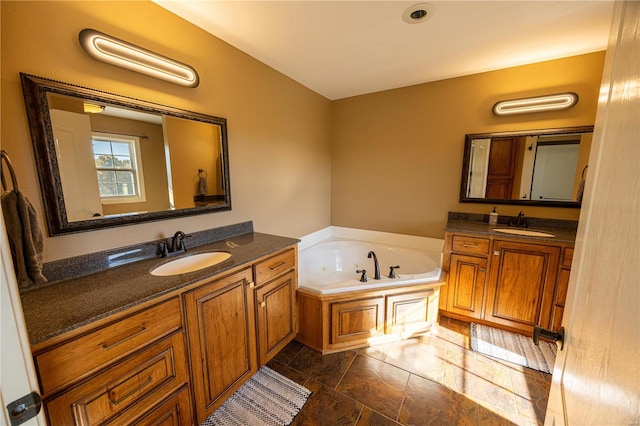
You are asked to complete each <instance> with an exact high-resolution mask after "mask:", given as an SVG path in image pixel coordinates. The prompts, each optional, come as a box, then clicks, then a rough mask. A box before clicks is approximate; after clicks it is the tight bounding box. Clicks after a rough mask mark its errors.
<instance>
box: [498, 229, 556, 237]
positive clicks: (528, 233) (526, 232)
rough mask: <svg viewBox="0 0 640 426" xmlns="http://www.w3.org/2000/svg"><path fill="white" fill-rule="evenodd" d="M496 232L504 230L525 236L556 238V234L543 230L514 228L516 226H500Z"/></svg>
mask: <svg viewBox="0 0 640 426" xmlns="http://www.w3.org/2000/svg"><path fill="white" fill-rule="evenodd" d="M494 231H496V232H502V233H503V234H512V235H522V236H525V237H546V238H555V235H554V234H550V233H548V232H542V231H532V230H529V229H514V228H498V229H494Z"/></svg>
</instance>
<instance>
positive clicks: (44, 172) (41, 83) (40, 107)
mask: <svg viewBox="0 0 640 426" xmlns="http://www.w3.org/2000/svg"><path fill="white" fill-rule="evenodd" d="M20 80H21V83H22V91H23V95H24V101H25V106H26V111H27V119H28V122H29V128H30V131H31V141H32V144H33V149H34V156H35V161H36V168H37V171H38V178H39V181H40V190H41V191H42V200H43V205H44V212H45V217H46V220H47V228H48V230H49V235H50V236H56V235H61V234H69V233H74V232H85V231H92V230H96V229H102V228H109V227H113V226H124V225H131V224H136V223H140V222H147V221H154V220H161V219H171V218H176V217H183V216H191V215H196V214H204V213H212V212H219V211H226V210H231V185H230V180H229V151H228V142H227V120H226V119H225V118H221V117H215V116H211V115H205V114H200V113H197V112H192V111H187V110H183V109H179V108H174V107H169V106H165V105H160V104H156V103H153V102H148V101H143V100H139V99H135V98H130V97H127V96H122V95H116V94H113V93H108V92H103V91H99V90H94V89H89V88H86V87H82V86H76V85H72V84H68V83H62V82H59V81H54V80H49V79H46V78H42V77H37V76H33V75H29V74H25V73H20ZM48 93H55V94H61V95H67V96H74V97H79V98H82V99H86V100H92V101H97V102H104V103H109V104H112V105H116V106H120V107H124V108H129V109H135V110H138V111H144V112H148V113H152V114H162V115H167V116H170V117H176V118H182V119H185V120H192V121H199V122H203V123H210V124H214V125H218V126H220V134H221V144H222V169H223V170H222V176H223V188H224V200H223V203H222V204H217V205H210V206H198V207H190V208H186V209H177V210H166V211H158V212H149V213H141V214H137V215H131V216H121V217H111V218H100V219H87V220H82V221H77V222H69V221H68V220H67V213H66V209H65V203H64V198H63V195H62V194H63V193H62V182H61V179H60V173H59V168H58V160H57V156H56V155H55V153H56V150H55V139H54V137H53V128H52V126H51V116H50V114H49V102H48V97H47V94H48Z"/></svg>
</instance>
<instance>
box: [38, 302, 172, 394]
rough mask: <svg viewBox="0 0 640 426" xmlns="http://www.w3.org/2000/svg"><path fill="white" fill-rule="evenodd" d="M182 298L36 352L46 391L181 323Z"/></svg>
mask: <svg viewBox="0 0 640 426" xmlns="http://www.w3.org/2000/svg"><path fill="white" fill-rule="evenodd" d="M181 322H182V317H181V313H180V301H179V299H177V298H176V299H172V300H170V301H168V302H165V303H161V304H159V305H156V306H153V307H151V308H148V309H145V310H143V311H140V312H138V313H136V314H134V315H131V316H129V317H126V318H124V319H121V320H119V321H116V322H112V323H110V324H107V325H105V326H104V327H101V328H99V329H97V330H95V331H92V332H90V333H88V334H85V335H84V336H81V337H78V338H76V339H74V340H71V341H69V342H67V343H64V344H62V345H60V346H57V347H55V348H53V349H51V350H49V351H46V352H43V353H40V354H37V355H36V356H35V362H36V369H37V370H38V374H39V377H40V384H41V387H42V391H43V393H44V394H45V395H47V394H49V393H51V392H52V391H54V390H56V389H59V388H61V387H62V386H64V385H66V384H69V383H72V382H73V381H75V380H76V379H79V378H81V377H83V376H85V375H87V374H89V373H91V372H93V371H95V370H96V369H98V368H102V367H103V366H105V365H107V364H110V363H112V362H114V361H115V360H116V359H117V358H119V357H122V356H124V355H126V354H130V353H132V352H133V351H134V350H136V349H139V348H141V347H143V346H145V345H146V344H148V343H149V342H151V341H153V340H156V339H157V338H159V337H161V336H163V335H167V334H169V333H170V332H172V331H175V330H178V329H179V328H180V327H181Z"/></svg>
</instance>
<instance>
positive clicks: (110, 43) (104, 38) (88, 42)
mask: <svg viewBox="0 0 640 426" xmlns="http://www.w3.org/2000/svg"><path fill="white" fill-rule="evenodd" d="M79 39H80V45H81V46H82V48H83V49H84V50H85V52H87V53H88V54H89V55H90V56H92V57H93V58H95V59H97V60H99V61H103V62H106V63H109V64H112V65H117V66H119V67H122V68H126V69H129V70H132V71H136V72H139V73H142V74H147V75H150V76H152V77H156V78H159V79H162V80H165V81H169V82H171V83H175V84H180V85H182V86H186V87H197V86H198V84H200V78H199V77H198V73H197V72H196V70H195V69H194V68H193V67H191V66H189V65H187V64H183V63H182V62H178V61H175V60H173V59H171V58H167V57H166V56H162V55H159V54H157V53H154V52H152V51H150V50H147V49H144V48H142V47H138V46H135V45H133V44H131V43H127V42H126V41H123V40H120V39H117V38H115V37H111V36H110V35H107V34H104V33H101V32H100V31H96V30H94V29H91V28H85V29H84V30H82V31H80V35H79Z"/></svg>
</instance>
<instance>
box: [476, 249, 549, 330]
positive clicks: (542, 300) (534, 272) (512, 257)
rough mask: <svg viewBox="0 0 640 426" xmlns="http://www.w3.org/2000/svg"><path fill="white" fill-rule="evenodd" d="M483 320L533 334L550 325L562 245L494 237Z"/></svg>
mask: <svg viewBox="0 0 640 426" xmlns="http://www.w3.org/2000/svg"><path fill="white" fill-rule="evenodd" d="M492 252H493V256H492V259H491V267H490V273H489V281H488V283H487V301H486V305H485V314H484V319H485V320H487V321H492V322H495V323H498V324H502V325H505V326H509V327H513V328H516V329H519V330H521V331H524V332H526V333H532V332H533V327H534V326H535V325H536V324H539V325H541V326H542V327H544V328H549V320H550V315H551V305H552V301H553V291H554V286H555V277H556V272H557V270H558V259H559V256H560V248H559V247H552V246H545V245H539V244H528V243H520V242H517V241H505V240H494V241H493V245H492Z"/></svg>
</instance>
